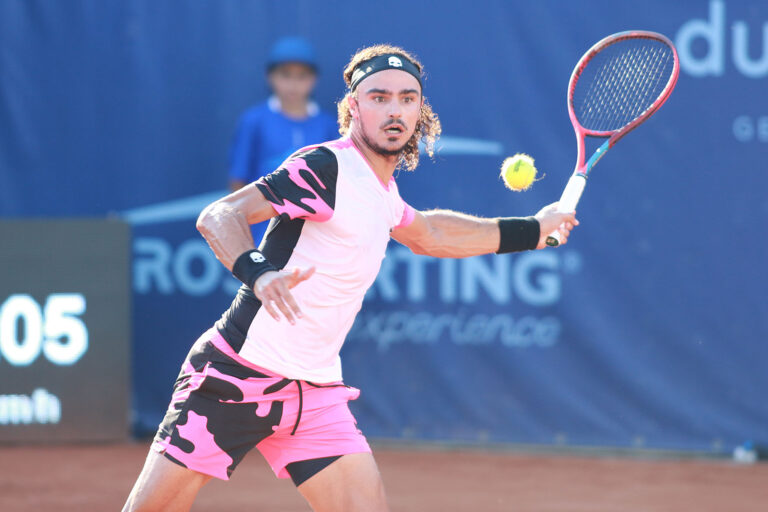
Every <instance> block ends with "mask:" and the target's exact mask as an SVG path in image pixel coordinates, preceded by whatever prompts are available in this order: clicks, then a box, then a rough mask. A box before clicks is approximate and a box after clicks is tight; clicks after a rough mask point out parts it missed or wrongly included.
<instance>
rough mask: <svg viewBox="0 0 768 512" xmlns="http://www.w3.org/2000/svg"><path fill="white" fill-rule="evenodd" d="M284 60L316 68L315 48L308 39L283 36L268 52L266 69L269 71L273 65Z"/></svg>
mask: <svg viewBox="0 0 768 512" xmlns="http://www.w3.org/2000/svg"><path fill="white" fill-rule="evenodd" d="M286 62H298V63H300V64H306V65H307V66H309V67H311V68H312V69H313V70H315V71H316V70H317V62H316V59H315V49H314V48H313V47H312V45H311V44H310V42H309V41H307V40H306V39H304V38H302V37H284V38H282V39H279V40H278V41H277V42H276V43H275V44H274V45H273V46H272V50H270V52H269V58H268V59H267V70H268V71H271V70H272V68H274V67H275V66H279V65H280V64H284V63H286Z"/></svg>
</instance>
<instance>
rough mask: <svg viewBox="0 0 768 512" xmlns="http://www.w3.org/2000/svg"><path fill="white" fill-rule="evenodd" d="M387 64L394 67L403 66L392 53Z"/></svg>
mask: <svg viewBox="0 0 768 512" xmlns="http://www.w3.org/2000/svg"><path fill="white" fill-rule="evenodd" d="M389 65H390V66H392V67H394V68H401V67H403V61H401V60H400V58H399V57H395V56H394V55H393V56H392V57H390V58H389Z"/></svg>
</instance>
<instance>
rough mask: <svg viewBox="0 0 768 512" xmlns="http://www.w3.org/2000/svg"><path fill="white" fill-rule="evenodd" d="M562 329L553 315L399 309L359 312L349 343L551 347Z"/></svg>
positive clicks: (383, 347)
mask: <svg viewBox="0 0 768 512" xmlns="http://www.w3.org/2000/svg"><path fill="white" fill-rule="evenodd" d="M560 332H561V324H560V320H559V319H558V318H556V317H552V316H545V317H542V318H538V317H534V316H523V317H520V318H515V317H513V316H511V315H509V314H497V315H487V314H482V313H480V314H472V315H467V313H466V312H465V311H459V312H458V313H456V314H453V313H429V312H425V311H418V312H413V313H412V312H410V311H402V310H399V311H386V312H381V311H380V312H363V313H361V314H359V315H358V316H357V319H356V320H355V324H354V325H353V327H352V331H351V332H350V334H349V337H348V342H349V343H359V342H362V343H365V342H373V343H375V344H376V346H377V347H378V349H379V350H381V351H386V350H388V349H389V348H390V347H391V346H392V345H394V344H398V343H412V344H419V345H424V344H426V345H434V344H437V343H453V344H456V345H487V344H491V343H501V344H502V345H503V346H505V347H509V348H528V347H541V348H548V347H551V346H552V345H554V344H555V343H557V341H558V339H559V337H560Z"/></svg>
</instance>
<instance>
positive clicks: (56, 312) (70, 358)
mask: <svg viewBox="0 0 768 512" xmlns="http://www.w3.org/2000/svg"><path fill="white" fill-rule="evenodd" d="M85 309H86V302H85V297H84V296H83V295H81V294H79V293H54V294H51V295H50V296H49V297H48V299H47V300H46V302H45V308H43V309H41V308H40V305H39V304H38V303H37V301H35V299H34V298H32V297H31V296H29V295H25V294H15V295H11V296H9V297H8V298H7V299H6V300H5V301H4V302H3V303H2V305H0V355H1V356H2V357H4V358H5V359H7V360H8V362H9V363H10V364H12V365H13V366H28V365H30V364H32V363H33V362H35V360H36V359H37V358H38V357H39V356H40V354H41V353H42V354H43V355H45V358H46V359H48V361H50V362H52V363H53V364H56V365H71V364H74V363H76V362H77V361H78V360H80V358H81V357H83V355H84V354H85V352H86V351H87V350H88V328H87V327H86V325H85V322H83V320H82V319H81V318H80V315H82V314H84V313H85Z"/></svg>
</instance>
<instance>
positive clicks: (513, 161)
mask: <svg viewBox="0 0 768 512" xmlns="http://www.w3.org/2000/svg"><path fill="white" fill-rule="evenodd" d="M534 178H536V167H535V166H534V165H533V158H531V157H530V156H528V155H526V154H524V153H518V154H516V155H515V156H511V157H509V158H506V159H505V160H504V162H503V163H502V164H501V179H503V180H504V184H505V185H506V186H507V188H510V189H512V190H514V191H516V192H521V191H523V190H528V188H529V187H530V186H531V184H532V183H533V180H534Z"/></svg>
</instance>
